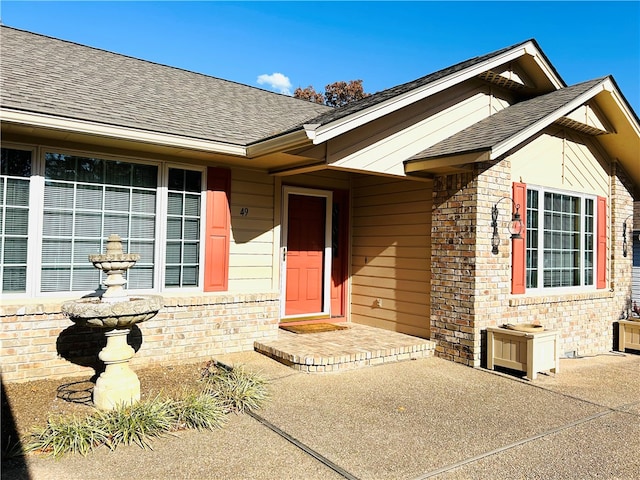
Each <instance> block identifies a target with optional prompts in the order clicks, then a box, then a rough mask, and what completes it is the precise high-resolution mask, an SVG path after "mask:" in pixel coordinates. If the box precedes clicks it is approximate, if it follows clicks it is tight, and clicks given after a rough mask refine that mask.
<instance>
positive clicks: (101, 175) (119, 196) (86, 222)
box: [40, 153, 158, 292]
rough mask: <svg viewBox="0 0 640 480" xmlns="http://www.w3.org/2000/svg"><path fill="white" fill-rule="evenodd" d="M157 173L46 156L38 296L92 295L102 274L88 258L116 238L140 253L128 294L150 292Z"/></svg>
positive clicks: (143, 168) (148, 167)
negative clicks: (56, 294) (52, 293)
mask: <svg viewBox="0 0 640 480" xmlns="http://www.w3.org/2000/svg"><path fill="white" fill-rule="evenodd" d="M157 182H158V167H157V166H155V165H138V164H133V163H126V162H121V161H111V160H102V159H97V158H87V157H77V156H72V155H64V154H59V153H47V154H46V155H45V186H44V211H43V215H44V222H43V226H42V263H41V277H40V278H41V291H42V292H65V291H86V290H95V289H96V288H98V287H99V286H100V283H101V278H100V275H101V273H100V271H99V270H97V269H95V268H94V267H93V265H91V264H90V263H89V262H88V260H87V258H88V256H89V255H90V254H93V253H101V252H104V247H105V242H106V238H107V237H108V236H109V235H111V234H113V233H115V234H118V235H120V237H121V238H122V244H123V249H124V251H125V253H126V252H134V253H140V261H139V262H138V263H137V264H136V267H135V268H134V269H133V270H130V271H128V272H127V276H128V287H129V288H142V289H151V288H153V278H154V244H155V224H156V194H157V193H156V190H157V187H156V185H157Z"/></svg>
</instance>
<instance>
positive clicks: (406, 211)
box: [351, 176, 432, 338]
mask: <svg viewBox="0 0 640 480" xmlns="http://www.w3.org/2000/svg"><path fill="white" fill-rule="evenodd" d="M431 193H432V189H431V186H430V184H428V183H423V182H413V181H409V180H391V179H386V178H383V177H364V176H362V177H360V176H358V177H355V178H354V181H353V191H352V234H353V238H352V266H351V285H352V287H351V291H352V295H351V320H352V321H353V322H356V323H362V324H365V325H371V326H375V327H380V328H385V329H388V330H394V331H397V332H402V333H407V334H410V335H416V336H420V337H424V338H429V323H430V318H429V312H430V303H429V291H430V278H431V268H430V260H429V259H430V256H431V248H430V245H431V207H432V199H431Z"/></svg>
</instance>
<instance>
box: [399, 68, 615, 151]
mask: <svg viewBox="0 0 640 480" xmlns="http://www.w3.org/2000/svg"><path fill="white" fill-rule="evenodd" d="M605 78H606V77H603V78H597V79H594V80H589V81H587V82H583V83H578V84H576V85H573V86H571V87H565V88H561V89H560V90H556V91H554V92H551V93H547V94H546V95H540V96H539V97H535V98H532V99H530V100H525V101H523V102H520V103H516V104H515V105H511V106H510V107H507V108H505V109H504V110H501V111H499V112H498V113H496V114H494V115H492V116H490V117H487V118H485V119H484V120H481V121H480V122H478V123H476V124H474V125H472V126H470V127H467V128H465V129H464V130H461V131H460V132H458V133H456V134H454V135H452V136H451V137H449V138H446V139H445V140H442V141H441V142H439V143H436V144H435V145H432V146H431V147H429V148H428V149H426V150H424V151H422V152H420V153H418V154H416V155H414V156H413V157H411V158H410V159H408V161H412V160H423V159H427V158H434V157H443V156H447V155H456V154H461V153H465V152H474V151H481V150H489V149H491V148H492V147H494V146H495V145H498V144H499V143H501V142H503V141H505V140H507V139H509V138H511V137H512V136H514V135H515V134H517V133H518V132H520V131H522V130H524V129H525V128H527V127H529V126H531V125H533V124H535V123H536V122H538V121H540V120H542V119H543V118H545V117H547V116H548V115H551V114H552V113H553V112H555V111H556V110H558V109H559V108H562V107H563V106H564V105H566V104H568V103H569V102H571V101H572V100H574V99H575V98H577V97H579V96H580V95H582V94H583V93H585V92H587V91H588V90H589V89H591V88H593V87H594V86H596V85H597V84H599V83H601V82H602V81H603V80H604V79H605Z"/></svg>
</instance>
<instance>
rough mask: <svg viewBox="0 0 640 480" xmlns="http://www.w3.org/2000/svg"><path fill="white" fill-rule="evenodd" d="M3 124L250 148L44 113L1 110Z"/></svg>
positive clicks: (240, 150)
mask: <svg viewBox="0 0 640 480" xmlns="http://www.w3.org/2000/svg"><path fill="white" fill-rule="evenodd" d="M0 121H2V122H9V123H17V124H21V125H28V126H32V127H41V128H49V129H54V130H62V131H66V132H71V133H80V134H86V135H97V136H101V137H109V138H114V139H120V140H131V141H135V142H142V143H149V144H154V145H164V146H169V147H178V148H185V149H190V150H199V151H204V152H212V153H221V154H227V155H236V156H241V157H244V156H246V148H245V147H243V146H239V145H232V144H228V143H222V142H213V141H208V140H200V139H196V138H189V137H182V136H179V135H171V134H167V133H157V132H149V131H144V130H138V129H135V128H128V127H120V126H114V125H105V124H99V123H93V122H87V121H84V120H76V119H68V118H61V117H56V116H53V115H45V114H40V113H32V112H22V111H18V110H12V109H7V108H0Z"/></svg>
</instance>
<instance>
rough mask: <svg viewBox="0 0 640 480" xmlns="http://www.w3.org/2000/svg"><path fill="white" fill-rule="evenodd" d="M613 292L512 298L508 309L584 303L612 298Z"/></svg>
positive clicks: (602, 291)
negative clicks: (550, 304)
mask: <svg viewBox="0 0 640 480" xmlns="http://www.w3.org/2000/svg"><path fill="white" fill-rule="evenodd" d="M613 295H614V292H612V291H610V290H598V291H595V292H584V293H558V294H551V295H540V296H535V297H534V296H531V297H527V296H523V297H513V298H510V299H509V306H510V307H522V306H529V305H541V304H549V303H565V302H586V301H591V300H601V299H607V298H613Z"/></svg>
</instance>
